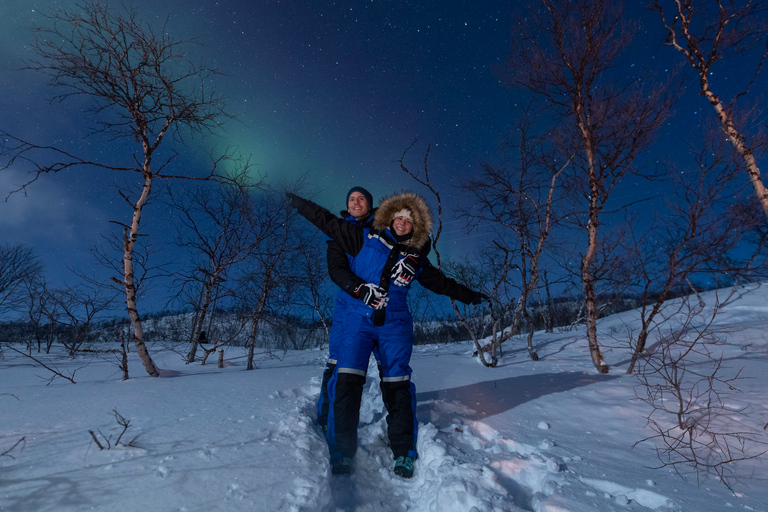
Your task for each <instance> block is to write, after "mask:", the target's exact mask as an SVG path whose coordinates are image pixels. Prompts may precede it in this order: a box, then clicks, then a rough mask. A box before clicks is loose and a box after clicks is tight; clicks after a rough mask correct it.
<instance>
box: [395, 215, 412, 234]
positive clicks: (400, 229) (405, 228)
mask: <svg viewBox="0 0 768 512" xmlns="http://www.w3.org/2000/svg"><path fill="white" fill-rule="evenodd" d="M392 229H394V230H395V234H396V235H397V236H403V235H407V234H408V233H410V232H411V231H413V222H411V219H409V218H408V217H395V219H394V220H393V221H392Z"/></svg>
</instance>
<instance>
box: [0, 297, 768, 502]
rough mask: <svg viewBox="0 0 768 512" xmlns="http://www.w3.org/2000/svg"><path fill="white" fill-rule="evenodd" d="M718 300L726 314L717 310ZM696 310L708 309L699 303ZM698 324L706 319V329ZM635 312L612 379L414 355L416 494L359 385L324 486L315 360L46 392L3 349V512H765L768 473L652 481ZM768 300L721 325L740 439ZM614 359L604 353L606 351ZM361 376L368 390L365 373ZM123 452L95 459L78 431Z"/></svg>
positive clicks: (80, 381) (605, 328)
mask: <svg viewBox="0 0 768 512" xmlns="http://www.w3.org/2000/svg"><path fill="white" fill-rule="evenodd" d="M724 293H727V292H721V294H720V298H721V300H722V299H723V297H724ZM705 299H706V300H707V303H708V304H709V305H711V304H714V294H713V293H712V292H710V293H707V294H705ZM702 321H703V320H702ZM635 323H636V320H635V319H634V316H633V314H632V313H623V314H621V315H617V316H614V317H610V318H607V319H604V320H603V321H601V323H600V330H601V339H602V340H603V344H604V345H605V347H604V355H605V358H606V362H608V363H609V364H611V365H612V371H611V373H610V374H607V375H599V374H597V373H596V372H595V370H594V369H593V367H592V365H591V362H590V359H589V355H588V350H587V347H586V341H585V339H584V334H583V331H582V330H576V331H571V332H564V333H555V334H543V333H541V334H538V333H537V335H536V337H535V343H536V346H537V349H538V352H539V355H540V360H539V361H538V362H533V361H531V360H530V359H529V358H528V357H527V352H526V351H525V350H524V347H523V342H521V341H519V340H516V341H514V342H511V343H508V344H507V345H508V348H507V352H506V353H505V357H504V358H503V360H502V362H501V365H500V367H499V368H496V369H487V368H484V367H482V365H480V364H479V363H478V362H477V360H476V359H473V358H472V357H471V354H472V351H473V347H472V346H471V344H469V343H462V344H454V345H441V346H420V347H416V349H415V351H414V356H413V359H412V367H413V369H414V381H415V384H416V388H417V393H418V402H419V405H418V417H419V420H420V432H419V440H418V449H419V453H420V458H419V460H418V461H417V462H416V471H415V475H414V478H412V479H411V480H404V479H402V478H399V477H396V476H395V475H393V473H392V460H391V456H390V452H389V450H388V448H387V446H386V435H385V419H384V414H383V412H382V411H383V405H382V402H381V399H380V397H379V392H378V386H377V382H376V381H375V380H374V379H373V378H369V379H368V383H367V384H366V392H365V396H364V403H363V408H362V414H361V426H360V449H359V450H358V453H357V457H356V459H355V465H356V471H355V473H354V474H353V475H351V476H331V474H330V468H329V464H328V460H327V449H326V446H325V441H324V440H323V439H322V437H321V436H320V435H319V432H318V430H317V428H316V427H315V424H314V417H315V412H314V404H315V400H316V397H317V395H318V392H319V379H320V374H321V372H322V368H323V364H324V358H325V355H324V353H323V352H322V351H317V350H315V351H305V352H289V353H287V354H284V355H283V354H280V357H279V358H277V357H269V356H267V355H266V354H262V355H261V356H260V358H259V361H258V366H259V367H258V369H256V370H254V371H245V366H244V356H243V351H242V349H239V348H237V349H229V350H228V351H227V353H226V359H227V362H228V366H227V367H225V368H223V369H218V368H217V367H216V364H215V361H213V364H211V363H210V362H209V364H208V365H206V366H200V365H198V364H195V365H185V364H184V363H183V361H182V358H181V356H180V355H178V354H175V353H172V352H168V351H162V350H161V349H160V348H159V347H155V348H154V349H153V351H152V353H153V356H154V358H155V361H156V362H157V363H158V365H159V366H160V367H161V368H163V369H165V370H166V371H165V372H164V373H165V376H164V377H163V378H158V379H153V378H150V377H148V376H147V375H146V373H145V372H144V371H143V368H142V367H141V365H140V363H139V361H138V358H137V357H136V355H135V354H131V369H130V371H131V378H130V380H128V381H125V382H122V381H121V380H120V377H121V374H120V371H119V370H118V369H117V368H116V366H115V365H114V364H113V363H112V362H111V361H110V360H108V359H92V360H87V359H84V358H79V359H77V360H69V359H66V358H64V357H52V358H50V359H45V361H50V362H53V363H55V364H56V366H57V368H58V369H59V370H62V371H65V372H72V371H75V370H77V371H76V373H75V380H76V381H77V384H71V383H70V382H67V381H65V380H63V379H56V380H54V381H53V382H51V383H50V384H48V379H49V377H50V373H49V372H47V371H46V370H44V369H42V368H39V367H35V366H34V365H32V364H29V363H30V361H27V360H24V359H23V358H22V357H21V356H18V355H17V354H15V353H13V352H11V351H9V350H7V349H6V350H5V351H4V353H3V355H4V359H3V360H0V411H2V412H1V413H0V453H1V452H3V451H6V450H7V449H9V448H10V447H11V446H12V445H13V444H14V443H16V442H17V441H18V440H19V439H20V438H22V437H23V438H25V444H24V445H23V450H22V449H21V448H22V446H21V445H19V446H17V447H16V448H15V449H14V450H12V451H11V453H10V454H11V455H12V456H13V458H10V457H2V458H0V510H7V511H14V512H22V511H36V512H40V511H83V510H108V511H189V512H192V511H199V512H210V511H212V510H216V511H218V510H222V511H230V510H232V511H238V510H244V511H245V510H247V511H254V510H256V511H282V510H286V511H289V510H290V511H315V510H328V511H336V510H357V511H371V512H373V511H401V510H412V511H435V512H450V511H461V512H466V511H478V512H483V511H518V510H524V511H536V512H565V511H569V512H588V511H589V512H603V511H646V510H654V511H686V512H687V511H691V512H693V511H695V512H707V511H713V512H715V511H717V512H721V511H728V510H752V511H768V465H766V463H765V461H766V457H767V456H763V457H762V458H758V459H754V460H750V461H746V462H744V463H742V464H739V465H736V466H735V467H734V468H733V478H732V481H731V482H732V484H733V488H734V490H735V491H736V494H733V493H731V492H730V491H729V490H728V489H727V488H726V487H725V486H724V485H722V484H721V483H720V482H718V481H717V479H716V478H714V477H712V476H710V477H705V478H704V479H703V480H702V481H701V482H700V484H699V485H697V481H696V477H695V476H694V475H690V474H689V475H688V478H687V479H686V480H683V479H681V478H680V477H679V476H677V475H675V474H674V473H673V472H672V471H671V470H669V469H650V468H649V466H655V465H658V460H657V459H656V456H655V454H654V452H653V445H652V444H641V445H638V446H637V447H635V448H634V449H632V445H633V444H634V443H635V442H636V441H639V440H640V439H643V438H645V437H647V436H648V435H650V434H651V432H650V431H649V430H647V428H646V427H645V417H646V416H647V415H648V413H649V412H650V410H649V407H648V406H647V405H646V404H644V403H642V402H640V401H638V400H636V399H635V398H634V397H635V392H634V387H635V386H636V385H637V383H638V382H637V379H636V378H635V377H633V376H627V375H626V374H624V370H625V369H626V365H627V363H628V359H629V357H628V356H629V352H628V350H627V349H626V346H625V344H623V343H622V342H621V337H622V336H626V334H625V333H626V327H625V325H626V324H629V325H632V324H635ZM766 324H768V286H766V285H763V286H752V287H749V288H747V289H741V290H739V293H738V294H737V295H735V296H733V297H731V299H730V300H729V301H728V303H727V304H726V305H725V306H724V308H723V309H722V311H721V313H720V315H719V316H718V318H717V321H716V325H718V326H720V327H724V328H726V330H727V333H726V334H724V336H725V337H727V341H728V343H727V344H726V346H725V361H724V366H726V367H729V368H732V370H728V372H732V373H735V371H736V370H737V369H738V368H742V367H743V368H744V370H743V373H742V376H744V377H748V379H747V380H744V381H741V383H740V389H741V390H742V393H740V394H738V395H736V396H733V397H731V398H729V404H731V405H734V406H737V405H742V404H750V409H749V419H748V421H747V422H746V423H744V422H742V425H741V427H740V428H742V429H743V428H752V429H753V430H754V431H756V432H758V433H759V434H758V435H759V436H761V437H760V438H761V439H762V440H765V437H766V435H765V431H764V430H763V426H764V425H765V424H766V422H768V400H766V398H765V397H766V396H768V389H767V387H768V386H767V384H768V372H766V358H767V357H768V340H767V339H768V331H766V329H765V325H766ZM608 345H612V347H608ZM369 374H370V375H375V374H376V372H375V371H372V372H370V373H369ZM113 410H117V411H118V412H119V413H120V414H121V415H123V416H124V417H125V418H127V419H128V420H130V427H129V428H128V430H127V432H126V433H125V435H124V436H123V442H125V441H127V440H131V439H133V438H134V437H135V436H138V438H136V440H135V442H134V445H135V446H133V447H126V446H117V447H112V449H109V450H99V449H98V447H97V446H96V445H95V444H94V443H93V442H92V439H91V434H89V430H93V431H94V433H96V434H98V433H99V432H101V433H103V434H104V435H105V436H107V437H109V436H111V438H112V439H111V441H112V442H114V441H115V439H116V438H117V436H118V435H119V433H120V431H121V430H122V429H121V428H119V427H118V425H117V423H116V420H115V416H114V413H113Z"/></svg>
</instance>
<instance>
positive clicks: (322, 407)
mask: <svg viewBox="0 0 768 512" xmlns="http://www.w3.org/2000/svg"><path fill="white" fill-rule="evenodd" d="M350 300H356V299H352V298H351V297H350V296H348V295H347V294H346V293H345V292H343V291H340V292H339V294H338V295H337V297H336V305H335V307H334V309H333V320H332V323H331V334H330V337H329V338H328V361H327V362H326V363H325V370H324V371H323V381H322V382H321V383H320V396H319V397H318V399H317V423H318V425H320V426H321V427H324V426H326V425H327V424H328V381H330V380H331V376H332V375H333V370H334V369H335V368H336V363H337V362H338V360H339V353H340V352H341V346H342V343H343V341H344V340H343V336H344V319H345V318H346V317H347V315H348V312H349V302H348V301H350ZM373 357H375V358H376V365H377V366H378V368H379V378H381V377H382V373H381V358H380V357H379V347H378V345H375V346H374V348H373ZM366 368H367V366H366ZM380 385H381V384H380ZM381 386H382V389H381V393H382V396H383V394H384V392H385V390H384V388H383V385H381Z"/></svg>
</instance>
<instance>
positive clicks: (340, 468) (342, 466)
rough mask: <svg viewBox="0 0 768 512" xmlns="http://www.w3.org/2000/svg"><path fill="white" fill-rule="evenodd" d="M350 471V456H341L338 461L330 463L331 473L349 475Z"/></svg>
mask: <svg viewBox="0 0 768 512" xmlns="http://www.w3.org/2000/svg"><path fill="white" fill-rule="evenodd" d="M350 473H352V458H351V457H342V458H341V460H340V461H338V462H336V463H334V464H332V465H331V474H333V475H349V474H350Z"/></svg>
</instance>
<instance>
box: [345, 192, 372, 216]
mask: <svg viewBox="0 0 768 512" xmlns="http://www.w3.org/2000/svg"><path fill="white" fill-rule="evenodd" d="M347 211H348V212H349V214H350V215H352V216H353V217H354V218H356V219H357V220H360V219H362V218H364V217H367V216H368V212H369V211H371V205H369V204H368V200H367V199H366V198H365V196H364V195H363V194H361V193H360V192H352V193H351V194H350V195H349V199H348V200H347Z"/></svg>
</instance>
